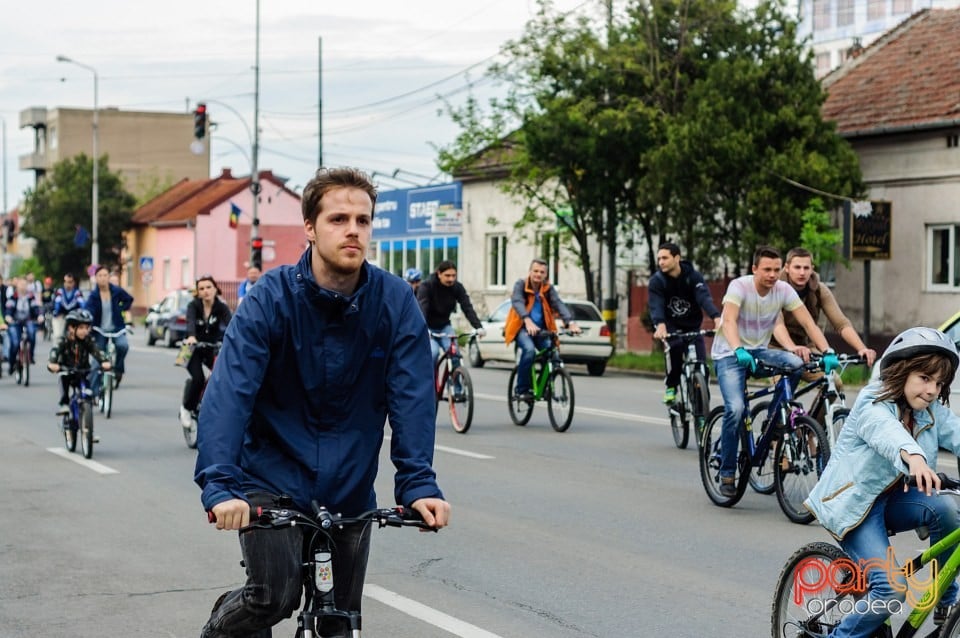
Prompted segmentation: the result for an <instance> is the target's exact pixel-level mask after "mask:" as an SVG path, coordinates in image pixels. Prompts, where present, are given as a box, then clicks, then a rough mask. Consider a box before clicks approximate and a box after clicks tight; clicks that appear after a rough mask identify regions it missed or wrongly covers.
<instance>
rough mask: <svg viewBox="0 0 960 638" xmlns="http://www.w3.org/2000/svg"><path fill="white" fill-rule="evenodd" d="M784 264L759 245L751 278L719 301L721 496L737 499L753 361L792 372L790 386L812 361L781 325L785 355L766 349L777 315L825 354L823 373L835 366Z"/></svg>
mask: <svg viewBox="0 0 960 638" xmlns="http://www.w3.org/2000/svg"><path fill="white" fill-rule="evenodd" d="M782 265H783V260H782V258H781V257H780V253H779V252H777V251H776V249H774V248H771V247H770V246H760V247H759V248H757V250H756V252H755V253H754V254H753V274H752V275H745V276H743V277H738V278H737V279H734V280H733V281H731V282H730V285H729V286H728V287H727V293H726V294H725V295H724V296H723V313H722V316H721V320H720V321H721V323H720V332H719V333H718V334H717V336H716V338H715V339H714V340H713V348H712V350H711V353H710V354H711V356H712V358H713V361H714V365H715V366H716V368H717V381H718V383H719V384H720V394H721V395H722V396H723V429H722V433H721V437H720V455H721V461H720V493H721V494H722V495H723V496H735V495H736V491H737V488H736V484H735V482H734V476H735V475H736V471H737V447H738V444H739V438H740V437H739V435H738V428H739V427H740V421H741V420H742V419H743V413H744V411H745V410H746V404H745V403H744V400H743V393H744V389H745V388H746V383H747V371H748V370H749V371H750V372H755V371H756V367H757V360H758V359H759V360H760V361H762V362H764V363H767V364H770V365H772V366H791V367H796V368H797V371H796V373H795V374H793V375H791V378H790V380H791V383H793V384H794V386H795V385H796V383H797V381H799V379H800V370H799V368H800V366H801V364H802V363H803V361H805V360H808V359H809V358H810V349H809V348H807V347H805V346H797V345H795V344H794V343H793V342H792V341H790V340H789V337H788V335H787V332H786V329H785V328H784V327H783V324H782V322H781V324H780V329H778V330H777V339H778V340H780V338H781V334H782V335H784V339H785V341H786V342H787V343H784V342H783V341H781V343H784V349H783V350H775V349H773V348H767V344H769V343H770V336H771V335H772V334H773V331H774V328H776V327H777V321H778V320H779V318H780V313H781V311H783V312H791V313H793V316H794V317H795V318H796V320H797V322H798V323H799V324H800V325H801V326H803V329H804V330H805V331H806V333H807V335H808V336H809V337H810V340H811V341H812V342H813V344H814V345H815V346H816V347H817V349H818V350H819V351H820V352H822V353H824V368H825V369H826V371H827V372H828V373H829V372H830V370H832V369H833V368H835V367H836V366H837V355H836V353H835V352H834V351H833V349H832V348H830V344H829V343H827V340H826V338H825V337H824V336H823V332H821V331H820V328H818V327H817V324H816V322H814V320H813V317H811V316H810V312H809V311H808V310H807V307H806V306H804V305H803V302H802V301H801V300H800V297H799V296H798V295H797V291H796V290H794V289H793V286H791V285H790V284H788V283H787V282H785V281H781V280H780V270H781V267H782Z"/></svg>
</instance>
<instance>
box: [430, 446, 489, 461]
mask: <svg viewBox="0 0 960 638" xmlns="http://www.w3.org/2000/svg"><path fill="white" fill-rule="evenodd" d="M434 449H435V450H440V451H441V452H448V453H449V454H458V455H460V456H467V457H470V458H471V459H482V460H488V459H495V458H497V457H495V456H490V455H489V454H477V453H476V452H468V451H466V450H461V449H459V448H455V447H447V446H446V445H437V446H434Z"/></svg>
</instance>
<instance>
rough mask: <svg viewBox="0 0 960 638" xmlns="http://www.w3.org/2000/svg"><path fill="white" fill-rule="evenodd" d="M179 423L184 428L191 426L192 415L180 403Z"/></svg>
mask: <svg viewBox="0 0 960 638" xmlns="http://www.w3.org/2000/svg"><path fill="white" fill-rule="evenodd" d="M180 425H182V426H183V427H185V428H189V427H193V415H192V414H190V410H188V409H186V408H185V407H183V406H182V405H181V406H180Z"/></svg>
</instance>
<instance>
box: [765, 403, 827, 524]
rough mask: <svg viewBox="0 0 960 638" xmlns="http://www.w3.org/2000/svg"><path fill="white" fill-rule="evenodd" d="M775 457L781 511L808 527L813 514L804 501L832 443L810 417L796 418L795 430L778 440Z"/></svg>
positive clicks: (775, 474) (817, 478) (821, 470)
mask: <svg viewBox="0 0 960 638" xmlns="http://www.w3.org/2000/svg"><path fill="white" fill-rule="evenodd" d="M773 456H774V483H775V485H776V489H777V501H778V502H779V503H780V509H782V510H783V513H784V514H786V515H787V518H789V519H790V520H791V521H793V522H794V523H798V524H800V525H806V524H807V523H809V522H810V521H812V520H813V514H812V513H811V512H810V510H808V509H807V508H806V507H804V506H803V502H804V501H805V500H807V497H808V496H810V492H811V491H812V490H813V486H814V485H816V484H817V481H818V480H820V474H822V473H823V468H824V467H826V465H827V460H828V459H829V458H830V442H829V441H827V435H826V433H824V431H823V426H821V425H820V424H819V423H817V422H816V421H815V420H814V419H813V418H811V417H808V416H805V415H804V416H797V417H795V418H794V420H793V428H791V429H788V430H787V431H786V432H784V434H783V438H782V439H780V440H779V441H777V447H776V450H774V453H773Z"/></svg>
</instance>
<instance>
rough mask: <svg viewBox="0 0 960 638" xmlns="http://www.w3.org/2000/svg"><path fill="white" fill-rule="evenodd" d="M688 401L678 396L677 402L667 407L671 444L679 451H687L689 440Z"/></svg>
mask: <svg viewBox="0 0 960 638" xmlns="http://www.w3.org/2000/svg"><path fill="white" fill-rule="evenodd" d="M689 406H690V404H689V399H686V398H684V397H682V396H680V395H679V394H678V395H677V400H676V401H674V402H673V403H672V404H670V405H669V406H668V407H667V413H668V414H669V416H670V432H671V433H672V434H673V444H674V445H676V446H677V447H678V448H680V449H681V450H685V449H687V442H688V441H689V440H690V408H689Z"/></svg>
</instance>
